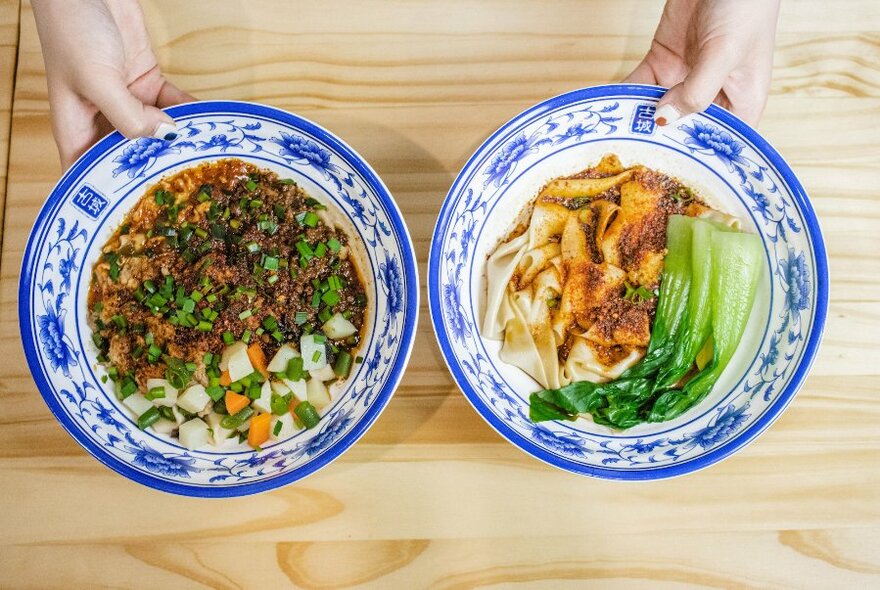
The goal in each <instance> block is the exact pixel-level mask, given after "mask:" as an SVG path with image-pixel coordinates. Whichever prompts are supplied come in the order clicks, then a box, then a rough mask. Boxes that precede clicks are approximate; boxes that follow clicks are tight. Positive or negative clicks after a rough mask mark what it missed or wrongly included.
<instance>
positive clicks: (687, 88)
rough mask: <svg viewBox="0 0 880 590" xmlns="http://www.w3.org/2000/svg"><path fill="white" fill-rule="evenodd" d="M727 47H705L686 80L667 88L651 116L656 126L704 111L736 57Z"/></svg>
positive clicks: (715, 94)
mask: <svg viewBox="0 0 880 590" xmlns="http://www.w3.org/2000/svg"><path fill="white" fill-rule="evenodd" d="M731 53H732V52H730V51H728V50H727V49H726V48H720V47H719V48H717V49H716V50H713V49H711V48H706V49H705V50H704V51H703V54H702V55H701V56H700V59H699V60H698V61H697V63H696V64H695V65H694V67H693V68H692V69H691V71H690V72H689V73H688V75H687V76H686V77H685V79H684V80H683V81H682V82H681V83H679V84H676V85H675V86H673V87H672V88H670V89H669V90H668V91H667V92H666V94H664V95H663V97H662V98H661V99H660V102H658V103H657V112H656V114H655V115H654V118H655V120H656V121H657V124H658V125H668V124H671V123H673V122H674V121H676V120H677V119H679V118H681V117H683V116H685V115H689V114H691V113H696V112H699V111H702V110H705V109H706V108H707V107H708V106H709V105H710V104H712V100H713V99H714V98H715V97H716V96H717V95H718V93H719V92H720V91H721V87H722V86H723V85H724V82H725V80H726V79H727V77H728V75H729V74H730V71H731V70H732V69H733V67H734V65H735V59H736V56H735V55H732V54H731Z"/></svg>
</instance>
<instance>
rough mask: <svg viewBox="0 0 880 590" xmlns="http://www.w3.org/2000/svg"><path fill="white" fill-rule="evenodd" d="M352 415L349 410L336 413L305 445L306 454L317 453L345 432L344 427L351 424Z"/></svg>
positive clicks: (310, 455) (312, 454)
mask: <svg viewBox="0 0 880 590" xmlns="http://www.w3.org/2000/svg"><path fill="white" fill-rule="evenodd" d="M351 421H352V417H351V411H350V410H349V411H348V412H347V413H345V414H343V415H337V416H336V418H334V419H332V420H330V421H329V422H328V423H327V424H326V425H325V426H324V427H323V428H322V429H321V432H319V433H318V436H316V437H315V438H313V439H312V440H311V441H310V442H309V444H308V447H306V454H307V455H308V456H309V457H312V456H314V455H317V454H318V453H320V452H321V451H323V450H324V449H326V448H327V447H328V446H330V445H331V444H333V443H334V442H335V441H336V439H338V438H339V436H340V435H341V434H342V433H343V432H345V429H346V428H348V425H349V424H351Z"/></svg>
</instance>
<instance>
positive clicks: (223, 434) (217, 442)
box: [208, 412, 233, 447]
mask: <svg viewBox="0 0 880 590" xmlns="http://www.w3.org/2000/svg"><path fill="white" fill-rule="evenodd" d="M222 420H223V416H221V415H220V414H217V413H216V412H211V413H210V414H208V426H210V427H211V430H212V432H213V436H212V441H211V442H212V443H213V444H214V446H215V447H219V446H221V445H222V444H223V443H224V442H226V440H227V439H228V438H229V437H230V436H232V433H233V430H232V429H230V428H223V426H221V425H220V422H221V421H222Z"/></svg>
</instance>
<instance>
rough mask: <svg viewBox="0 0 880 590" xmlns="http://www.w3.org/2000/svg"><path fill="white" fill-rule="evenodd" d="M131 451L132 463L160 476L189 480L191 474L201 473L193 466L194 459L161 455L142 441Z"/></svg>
mask: <svg viewBox="0 0 880 590" xmlns="http://www.w3.org/2000/svg"><path fill="white" fill-rule="evenodd" d="M132 442H133V441H132ZM132 451H133V453H132V457H131V462H132V463H134V464H135V465H140V466H141V467H143V468H144V469H147V470H148V471H152V472H154V473H158V474H160V475H165V476H168V477H176V478H183V479H189V478H190V477H191V475H192V474H193V473H198V472H199V471H201V469H200V468H198V467H196V466H195V459H193V458H192V457H188V456H186V455H172V454H162V453H160V452H158V451H156V450H154V449H151V448H150V447H148V446H147V445H146V444H144V442H143V441H139V442H137V443H136V445H135V447H134V448H133V449H132Z"/></svg>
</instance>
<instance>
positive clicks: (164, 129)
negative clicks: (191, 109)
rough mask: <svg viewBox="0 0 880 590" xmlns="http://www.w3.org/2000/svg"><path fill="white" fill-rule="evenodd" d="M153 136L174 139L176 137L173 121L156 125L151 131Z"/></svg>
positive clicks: (166, 139) (167, 139)
mask: <svg viewBox="0 0 880 590" xmlns="http://www.w3.org/2000/svg"><path fill="white" fill-rule="evenodd" d="M153 137H158V138H159V139H164V140H165V141H174V140H175V139H177V127H176V126H175V125H174V124H173V123H164V122H163V123H159V124H158V125H156V130H155V131H153Z"/></svg>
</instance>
